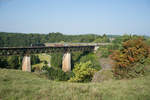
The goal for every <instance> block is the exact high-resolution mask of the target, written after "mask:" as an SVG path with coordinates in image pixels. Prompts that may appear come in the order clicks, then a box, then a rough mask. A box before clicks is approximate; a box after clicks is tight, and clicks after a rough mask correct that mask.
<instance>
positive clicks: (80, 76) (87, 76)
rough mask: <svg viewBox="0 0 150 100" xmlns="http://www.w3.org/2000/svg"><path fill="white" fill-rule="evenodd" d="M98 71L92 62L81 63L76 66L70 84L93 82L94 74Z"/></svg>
mask: <svg viewBox="0 0 150 100" xmlns="http://www.w3.org/2000/svg"><path fill="white" fill-rule="evenodd" d="M96 71H97V70H96V69H94V68H93V65H92V63H91V61H87V62H85V63H82V62H80V63H79V64H76V65H75V68H74V69H73V73H74V76H73V77H72V78H71V79H70V80H69V81H70V82H89V81H91V80H92V77H93V75H94V73H95V72H96Z"/></svg>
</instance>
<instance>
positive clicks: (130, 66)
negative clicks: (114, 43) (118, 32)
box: [111, 38, 150, 78]
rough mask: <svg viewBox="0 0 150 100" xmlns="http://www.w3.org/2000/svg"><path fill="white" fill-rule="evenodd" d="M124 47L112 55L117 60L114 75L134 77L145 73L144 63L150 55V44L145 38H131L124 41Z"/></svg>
mask: <svg viewBox="0 0 150 100" xmlns="http://www.w3.org/2000/svg"><path fill="white" fill-rule="evenodd" d="M122 47H123V48H122V49H121V50H115V51H114V52H113V54H112V55H111V58H112V59H113V60H114V61H115V66H114V68H113V72H114V75H115V76H116V77H117V78H134V77H136V76H138V75H141V74H143V73H144V72H145V69H144V63H146V61H147V60H146V59H149V57H150V52H149V46H148V45H147V44H146V43H145V42H144V40H143V38H136V39H129V40H127V41H125V42H123V44H122Z"/></svg>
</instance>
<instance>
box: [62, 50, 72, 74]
mask: <svg viewBox="0 0 150 100" xmlns="http://www.w3.org/2000/svg"><path fill="white" fill-rule="evenodd" d="M62 70H63V71H64V72H68V71H71V53H69V52H67V53H65V54H64V56H63V59H62Z"/></svg>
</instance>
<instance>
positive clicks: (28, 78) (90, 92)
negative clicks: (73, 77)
mask: <svg viewBox="0 0 150 100" xmlns="http://www.w3.org/2000/svg"><path fill="white" fill-rule="evenodd" d="M0 100H150V75H147V76H142V77H140V78H135V79H130V80H129V79H128V80H125V79H124V80H109V81H104V82H102V83H69V82H56V81H51V80H48V79H46V78H44V77H41V76H40V75H38V74H36V73H29V72H22V71H20V70H11V69H0Z"/></svg>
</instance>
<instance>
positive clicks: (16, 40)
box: [0, 32, 99, 47]
mask: <svg viewBox="0 0 150 100" xmlns="http://www.w3.org/2000/svg"><path fill="white" fill-rule="evenodd" d="M97 38H99V35H94V34H85V35H64V34H62V33H59V32H56V33H54V32H52V33H49V34H35V33H30V34H23V33H7V32H0V41H1V42H0V47H18V46H30V45H31V44H37V43H47V42H49V43H54V42H61V41H63V42H78V43H79V42H93V41H94V40H95V39H97Z"/></svg>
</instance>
